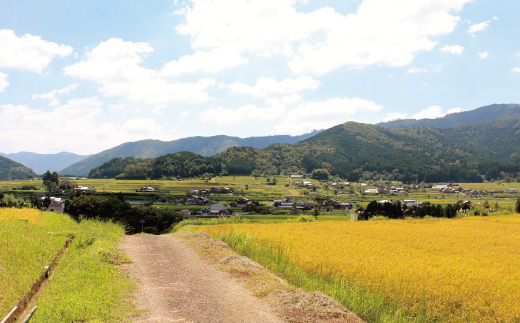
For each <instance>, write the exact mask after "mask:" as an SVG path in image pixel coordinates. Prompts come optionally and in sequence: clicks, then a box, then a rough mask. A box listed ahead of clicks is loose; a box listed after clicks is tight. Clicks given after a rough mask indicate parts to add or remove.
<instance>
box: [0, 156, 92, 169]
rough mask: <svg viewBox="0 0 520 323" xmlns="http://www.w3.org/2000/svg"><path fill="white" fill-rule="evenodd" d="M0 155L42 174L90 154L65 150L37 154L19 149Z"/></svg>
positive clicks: (73, 162) (68, 164) (63, 166)
mask: <svg viewBox="0 0 520 323" xmlns="http://www.w3.org/2000/svg"><path fill="white" fill-rule="evenodd" d="M0 155H1V156H4V157H6V158H9V159H12V160H15V161H17V162H19V163H20V164H23V165H25V166H27V167H29V168H31V169H32V170H33V171H34V172H35V173H37V174H43V173H45V172H46V171H48V170H50V171H51V172H54V171H56V172H61V170H62V169H64V168H67V167H69V166H70V165H72V164H75V163H77V162H79V161H81V160H83V159H85V158H87V157H89V156H90V155H88V156H84V155H76V154H73V153H68V152H65V151H63V152H61V153H57V154H37V153H31V152H26V151H21V152H18V153H12V154H4V153H0Z"/></svg>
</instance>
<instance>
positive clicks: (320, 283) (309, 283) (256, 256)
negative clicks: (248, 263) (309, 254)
mask: <svg viewBox="0 0 520 323" xmlns="http://www.w3.org/2000/svg"><path fill="white" fill-rule="evenodd" d="M214 238H218V239H221V240H223V241H224V242H226V243H227V244H228V245H229V246H230V247H231V248H232V249H233V250H235V251H236V252H237V253H239V254H241V255H243V256H246V257H248V258H250V259H253V260H254V261H256V262H258V263H260V264H261V265H263V266H265V267H266V268H267V269H269V270H271V271H273V272H275V273H280V274H283V276H284V277H285V278H286V279H287V280H288V281H289V282H290V283H291V284H293V285H295V286H297V287H299V288H302V289H303V290H306V291H320V292H322V293H324V294H326V295H329V296H331V297H333V298H334V299H336V300H338V301H339V302H341V303H342V304H343V305H344V306H345V307H347V308H348V309H349V310H351V311H352V312H354V313H356V314H357V315H358V316H359V317H360V318H362V319H363V320H365V321H367V322H385V323H390V322H396V323H403V322H429V321H432V319H431V318H428V317H427V308H426V307H425V306H424V305H421V304H420V303H419V304H418V307H417V308H416V309H415V311H414V314H413V316H412V314H411V313H408V312H406V311H404V310H403V308H402V306H400V304H399V303H398V302H397V301H392V300H389V299H388V298H385V297H384V296H382V295H378V294H374V293H373V292H370V291H368V290H367V289H364V288H361V287H358V286H356V285H354V284H353V283H352V282H351V281H348V280H344V279H340V278H337V277H335V275H320V274H315V273H308V272H305V271H303V270H302V269H300V268H299V267H298V266H296V265H294V264H291V263H290V262H289V261H287V259H286V257H285V255H284V254H285V251H284V248H283V247H282V246H273V245H272V244H270V243H268V242H262V241H258V240H255V239H254V238H252V237H251V236H249V235H247V234H244V233H241V232H231V233H228V234H224V235H216V236H214ZM396 299H399V297H396ZM442 321H443V320H442V319H440V320H437V321H436V322H442Z"/></svg>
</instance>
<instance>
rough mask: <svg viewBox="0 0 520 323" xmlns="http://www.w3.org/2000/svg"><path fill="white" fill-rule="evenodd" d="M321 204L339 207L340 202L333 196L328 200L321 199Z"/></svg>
mask: <svg viewBox="0 0 520 323" xmlns="http://www.w3.org/2000/svg"><path fill="white" fill-rule="evenodd" d="M323 206H332V207H334V208H339V207H340V204H339V202H338V201H336V200H335V199H333V198H329V199H328V200H325V201H323Z"/></svg>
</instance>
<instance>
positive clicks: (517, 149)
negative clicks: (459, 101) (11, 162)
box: [90, 115, 520, 183]
mask: <svg viewBox="0 0 520 323" xmlns="http://www.w3.org/2000/svg"><path fill="white" fill-rule="evenodd" d="M519 134H520V115H518V116H515V117H511V118H506V119H500V120H493V121H485V122H481V123H475V124H470V125H458V126H455V127H450V128H433V127H418V128H395V129H388V128H385V127H381V126H378V125H370V124H362V123H356V122H346V123H344V124H341V125H337V126H335V127H332V128H330V129H327V130H325V131H323V132H320V133H319V134H316V135H314V136H312V137H309V138H307V139H304V140H302V141H300V142H298V143H296V144H292V145H290V144H273V145H271V146H269V147H266V148H263V149H256V148H253V147H231V148H229V149H227V150H226V151H224V152H222V153H219V154H217V155H215V156H212V157H204V156H201V155H197V154H194V153H188V152H182V153H175V154H168V155H164V156H161V157H159V158H149V159H137V158H131V157H130V158H117V159H113V160H111V161H109V162H107V163H105V164H103V165H101V166H100V167H97V168H94V169H93V170H92V171H91V173H90V176H91V177H94V178H104V177H117V178H121V179H140V178H155V179H158V178H175V177H177V178H178V177H181V178H183V177H193V176H203V175H206V176H207V174H208V173H209V174H213V175H216V174H219V173H227V174H230V175H253V176H257V175H277V174H297V173H300V174H303V173H311V172H313V171H316V170H320V172H321V173H323V171H324V170H325V171H326V172H328V173H330V174H331V175H335V176H340V177H341V178H344V179H347V180H349V181H358V180H364V181H365V180H386V181H392V180H394V181H403V182H406V183H410V182H423V181H424V182H440V181H462V182H481V181H483V180H484V179H488V180H496V179H505V180H515V181H516V180H520V135H519Z"/></svg>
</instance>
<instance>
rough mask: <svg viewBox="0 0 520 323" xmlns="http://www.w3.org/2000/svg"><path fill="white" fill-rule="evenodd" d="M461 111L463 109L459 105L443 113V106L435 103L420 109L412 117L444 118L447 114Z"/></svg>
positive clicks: (417, 118)
mask: <svg viewBox="0 0 520 323" xmlns="http://www.w3.org/2000/svg"><path fill="white" fill-rule="evenodd" d="M461 111H462V110H461V108H459V107H457V108H453V109H450V110H448V112H446V113H443V111H442V108H441V107H440V106H438V105H433V106H431V107H429V108H427V109H424V110H421V111H419V112H418V113H416V114H415V115H414V116H413V117H412V119H416V120H419V119H435V118H442V117H444V116H445V115H447V114H451V113H457V112H461Z"/></svg>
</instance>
